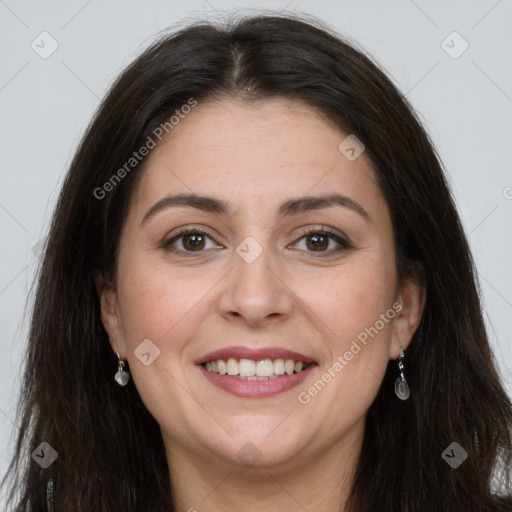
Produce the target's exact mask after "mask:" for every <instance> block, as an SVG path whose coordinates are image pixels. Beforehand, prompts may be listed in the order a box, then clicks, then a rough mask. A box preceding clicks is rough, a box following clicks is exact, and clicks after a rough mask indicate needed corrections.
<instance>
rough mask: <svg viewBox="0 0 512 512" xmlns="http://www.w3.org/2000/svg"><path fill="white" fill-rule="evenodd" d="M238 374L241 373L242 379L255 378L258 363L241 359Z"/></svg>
mask: <svg viewBox="0 0 512 512" xmlns="http://www.w3.org/2000/svg"><path fill="white" fill-rule="evenodd" d="M238 372H239V373H240V377H253V376H254V375H256V363H255V362H254V361H251V360H250V359H240V362H239V363H238ZM258 375H259V373H258Z"/></svg>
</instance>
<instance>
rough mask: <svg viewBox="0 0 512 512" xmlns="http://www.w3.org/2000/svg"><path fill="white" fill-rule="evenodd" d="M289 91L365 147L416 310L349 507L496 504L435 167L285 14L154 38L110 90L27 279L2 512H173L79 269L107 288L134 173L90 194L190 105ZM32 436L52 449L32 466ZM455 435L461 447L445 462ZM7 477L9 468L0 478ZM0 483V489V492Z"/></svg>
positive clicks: (409, 123)
mask: <svg viewBox="0 0 512 512" xmlns="http://www.w3.org/2000/svg"><path fill="white" fill-rule="evenodd" d="M223 95H228V96H237V97H242V98H244V99H246V100H248V101H250V100H262V99H265V98H271V97H280V96H281V97H290V98H296V99H300V100H302V101H304V102H305V103H307V104H309V105H311V106H314V107H316V108H317V109H318V111H319V112H321V113H323V114H324V115H325V116H327V117H328V118H329V119H331V120H333V121H334V122H335V123H337V125H338V126H339V127H340V128H341V129H343V130H344V131H345V132H346V133H351V134H355V135H356V136H357V137H358V138H359V139H360V140H361V141H362V142H363V143H364V144H365V146H366V154H367V156H368V157H369V158H370V160H371V162H372V163H373V166H374V170H375V174H376V176H377V179H378V185H379V187H380V189H381V191H382V193H383V195H384V197H385V198H386V201H387V204H388V206H389V210H390V212H391V218H392V222H393V227H394V233H395V239H396V253H397V270H398V273H399V276H404V275H408V274H409V273H410V272H411V268H412V265H413V264H414V263H415V262H419V263H421V265H422V266H423V268H424V271H425V283H426V288H427V301H426V305H425V309H424V313H423V317H422V320H421V324H420V326H419V328H418V330H417V331H416V333H415V335H414V338H413V340H412V342H411V344H410V346H409V348H408V350H407V379H408V382H409V385H410V388H411V397H410V399H409V400H407V401H405V402H401V401H398V400H397V399H396V397H395V396H394V392H393V381H394V379H395V377H396V364H395V362H390V363H389V366H388V368H387V372H386V375H385V378H384V381H383V383H382V386H381V388H380V390H379V393H378V395H377V397H376V399H375V401H374V402H373V403H372V405H371V407H370V409H369V411H368V415H367V420H366V426H365V433H364V441H363V449H362V454H361V457H360V460H359V463H358V466H357V469H356V475H355V481H354V486H353V488H352V494H351V497H350V503H349V505H348V510H350V511H351V512H352V511H354V512H370V511H382V510H384V511H386V512H390V511H409V512H415V511H422V512H434V511H435V512H439V511H440V510H442V511H443V512H446V511H464V512H468V511H478V512H483V511H506V510H508V511H510V510H512V497H511V488H510V483H511V475H510V464H511V456H512V455H511V454H512V441H511V424H512V406H511V403H510V399H509V397H508V396H507V394H506V393H505V391H504V388H503V385H502V383H501V381H500V376H499V374H498V372H497V368H496V365H495V362H494V359H493V356H492V354H491V350H490V347H489V341H488V337H487V334H486V330H485V327H484V322H483V318H482V306H481V302H480V297H479V290H478V285H477V279H476V272H475V267H474V263H473V260H472V257H471V254H470V250H469V246H468V242H467V239H466V236H465V233H464V230H463V228H462V226H461V222H460V219H459V215H458V213H457V211H456V208H455V206H454V201H453V199H452V196H451V193H450V190H449V187H448V185H447V182H446V180H445V177H444V173H443V169H442V165H441V163H440V159H439V157H438V155H437V152H436V150H435V148H434V146H433V143H432V142H431V140H430V138H429V136H428V134H427V133H426V132H425V130H424V128H423V127H422V126H421V123H420V121H419V120H418V117H417V115H416V114H415V112H414V110H413V108H412V107H411V105H410V104H409V103H408V101H407V99H406V98H405V97H404V96H403V95H402V94H401V93H400V92H399V91H398V90H397V89H396V87H395V86H394V85H393V83H392V82H391V81H390V79H389V78H388V77H387V76H386V74H385V73H384V72H383V71H382V70H381V69H380V67H379V66H378V64H377V63H375V62H374V61H373V60H372V58H371V57H370V56H368V55H366V54H365V52H364V51H363V50H361V49H358V48H357V45H356V44H355V43H352V42H349V41H347V40H346V38H344V37H342V36H341V35H339V34H337V33H336V32H334V31H333V30H332V29H330V28H329V27H328V26H326V25H325V24H323V23H322V22H320V21H318V20H315V19H311V18H307V19H306V18H303V19H301V18H300V17H298V16H289V15H265V16H261V15H260V16H248V17H241V18H239V19H237V20H234V19H233V20H231V21H230V22H228V23H227V24H226V25H217V24H214V23H207V22H196V23H194V24H192V25H191V26H188V27H185V28H181V29H180V30H178V31H176V32H173V33H170V34H166V35H164V36H162V37H160V38H159V39H158V40H157V41H156V42H155V43H153V44H152V45H151V46H150V47H149V48H148V49H147V50H145V51H144V52H143V53H142V54H141V55H140V56H139V57H138V58H137V59H136V60H135V61H134V62H133V63H132V64H131V65H129V66H128V67H127V68H126V69H125V70H124V72H123V73H122V74H121V75H120V77H119V78H118V79H117V81H116V82H115V84H114V85H113V86H112V88H111V90H110V92H109V93H108V94H107V95H106V97H105V99H104V100H103V102H102V103H101V105H100V106H99V108H98V111H97V113H96V115H95V117H94V119H93V121H92V122H91V124H90V126H89V128H88V129H87V131H86V133H85V135H84V137H83V139H82V141H81V144H80V146H79V148H78V150H77V152H76V155H75V156H74V159H73V161H72V163H71V165H70V168H69V172H68V174H67V177H66V180H65V182H64V184H63V187H62V191H61V193H60V197H59V200H58V203H57V206H56V208H55V212H54V216H53V219H52V223H51V227H50V231H49V236H48V240H47V245H46V247H45V251H44V257H43V259H42V262H41V266H40V269H39V273H38V277H37V288H36V293H35V297H34V303H33V309H32V317H31V327H30V332H29V339H28V352H27V354H26V367H25V374H24V380H23V387H22V390H21V396H20V400H19V408H18V422H17V423H18V424H19V425H20V432H19V435H18V438H17V444H16V450H15V455H14V458H13V460H12V462H11V465H10V472H9V476H10V477H11V478H12V481H13V484H12V492H11V495H10V500H9V503H10V504H11V505H12V506H14V508H13V510H14V511H15V512H27V511H43V510H50V506H51V504H50V501H51V497H49V495H50V494H51V493H50V492H49V491H50V487H52V488H53V507H54V510H55V511H72V512H84V511H87V512H92V511H94V512H101V511H105V512H106V511H109V512H111V511H113V510H119V509H121V508H122V509H123V510H125V511H127V512H144V511H148V512H149V511H151V512H154V511H159V510H161V511H164V510H172V505H171V492H170V483H169V473H168V468H167V462H166V457H165V452H164V448H163V442H162V437H161V433H160V429H159V426H158V424H157V422H156V421H155V419H154V418H153V417H152V416H151V415H150V413H149V411H148V410H147V409H146V407H145V406H144V404H143V403H142V401H141V399H140V397H139V395H138V393H137V391H136V388H135V386H134V385H133V382H129V384H128V385H127V386H126V387H125V388H122V389H121V388H119V387H118V385H117V384H116V383H115V382H114V379H113V374H114V372H115V369H116V364H115V363H116V359H115V356H114V355H113V354H112V350H111V347H110V344H109V342H108V337H107V334H106V332H105V330H104V328H103V325H102V323H101V320H100V309H99V301H98V297H97V293H96V289H95V285H94V275H95V272H98V271H99V272H102V273H103V274H104V275H105V276H109V277H111V278H113V279H114V280H115V276H116V261H117V251H118V246H119V237H120V232H121V228H122V225H123V221H124V219H125V217H126V213H127V208H128V206H129V200H130V197H131V194H132V193H133V190H134V188H135V187H136V185H137V182H138V180H139V179H140V176H141V173H142V170H143V168H144V163H145V161H146V160H142V161H141V163H140V164H138V165H137V166H134V168H133V169H132V170H131V172H129V173H126V176H124V177H123V179H122V181H121V182H120V183H116V186H113V187H111V190H109V192H108V193H107V194H105V195H104V197H102V198H97V196H98V193H96V195H95V190H96V191H97V189H98V187H102V186H103V185H104V184H105V183H106V182H107V181H108V180H109V179H111V177H112V176H113V174H115V173H116V171H117V170H118V169H119V168H121V167H122V166H123V164H125V162H127V160H128V159H129V158H130V157H131V156H132V153H133V152H134V151H135V150H137V149H138V148H140V147H141V146H142V145H144V143H145V142H146V141H147V139H148V137H149V136H150V135H151V134H152V133H153V132H154V130H155V129H156V128H157V127H158V126H159V125H161V124H162V123H164V122H166V121H167V120H168V118H169V116H170V115H172V113H173V112H174V111H175V110H176V109H179V108H180V107H181V106H182V105H183V104H185V103H187V101H188V100H189V99H190V98H195V99H196V100H197V101H198V102H201V101H207V100H208V99H209V98H212V97H222V96H223ZM41 442H47V443H49V444H50V445H51V447H53V449H54V450H56V452H57V453H58V458H57V459H56V460H55V462H54V463H53V464H51V465H50V466H49V467H48V468H46V469H42V468H41V467H40V465H39V464H36V463H35V462H34V460H33V459H32V458H31V457H30V454H31V453H32V451H33V450H35V449H36V448H37V447H38V446H39V445H40V443H41ZM453 442H456V443H458V444H459V445H460V446H461V447H463V448H464V450H465V451H466V452H467V454H468V458H467V459H466V460H465V461H464V462H463V463H462V464H461V465H460V466H459V467H458V468H457V469H454V468H452V467H451V466H450V465H449V464H447V462H446V461H445V460H444V459H443V457H442V453H443V451H444V450H445V449H446V448H447V447H448V446H449V445H451V443H453ZM4 480H5V481H7V475H6V478H5V479H4ZM5 481H4V483H5Z"/></svg>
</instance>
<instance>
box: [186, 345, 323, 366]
mask: <svg viewBox="0 0 512 512" xmlns="http://www.w3.org/2000/svg"><path fill="white" fill-rule="evenodd" d="M230 357H233V358H234V359H252V360H254V361H261V360H263V359H293V360H294V361H295V362H297V361H302V362H303V363H314V362H315V360H314V359H312V358H311V357H308V356H305V355H304V354H299V353H298V352H294V351H293V350H288V349H285V348H278V347H266V348H250V347H243V346H236V347H226V348H221V349H219V350H214V351H213V352H210V353H208V354H206V355H204V356H202V357H200V358H199V359H197V360H196V361H195V364H203V363H207V362H208V361H216V360H217V359H229V358H230Z"/></svg>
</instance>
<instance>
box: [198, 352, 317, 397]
mask: <svg viewBox="0 0 512 512" xmlns="http://www.w3.org/2000/svg"><path fill="white" fill-rule="evenodd" d="M317 366H318V365H317V364H316V363H303V362H302V361H293V360H292V359H280V358H279V359H274V360H272V359H261V360H258V361H254V360H250V359H240V360H237V359H234V358H229V359H227V360H223V359H218V360H215V361H208V362H206V363H203V364H201V365H198V368H199V369H200V370H201V372H202V374H203V375H204V377H206V379H207V380H208V381H209V382H210V383H211V384H213V385H215V386H216V387H218V388H220V389H222V390H223V391H227V392H228V393H231V394H232V395H235V396H239V397H243V398H268V397H272V396H275V395H277V394H279V393H283V392H285V391H288V390H290V389H292V388H294V387H296V386H298V385H299V384H300V383H301V382H303V381H304V379H306V378H307V377H308V375H310V374H311V373H312V372H313V371H314V369H315V368H316V367H317Z"/></svg>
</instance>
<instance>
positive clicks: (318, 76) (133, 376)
mask: <svg viewBox="0 0 512 512" xmlns="http://www.w3.org/2000/svg"><path fill="white" fill-rule="evenodd" d="M20 406H21V408H20V425H21V430H20V435H19V438H18V443H17V450H16V456H15V458H14V459H13V462H12V468H11V469H12V471H11V472H12V475H15V476H16V477H17V479H16V480H15V483H14V487H13V496H12V500H11V504H12V505H13V506H14V508H13V510H16V511H26V510H55V511H67V510H70V511H71V510H72V511H92V510H94V511H111V510H118V509H120V508H122V509H123V510H128V511H137V512H141V511H156V510H161V511H164V510H165V511H168V510H176V511H194V510H199V511H200V510H208V511H214V510H245V511H250V510H269V511H274V510H275V511H277V510H326V511H351V512H352V511H354V512H355V511H357V512H363V511H365V512H367V511H374V510H375V511H376V510H379V511H381V510H385V511H410V512H413V511H423V512H427V511H436V512H437V511H439V510H443V511H464V512H466V511H479V512H481V511H505V510H512V497H511V489H510V461H511V452H512V441H511V430H510V427H511V418H512V407H511V403H510V400H509V398H508V397H507V395H506V393H505V391H504V388H503V385H502V383H501V382H500V377H499V375H498V373H497V369H496V367H495V365H494V362H493V358H492V355H491V351H490V347H489V342H488V338H487V335H486V332H485V328H484V322H483V319H482V309H481V304H480V298H479V295H478V291H477V284H476V276H475V269H474V264H473V261H472V258H471V255H470V251H469V248H468V243H467V239H466V237H465V234H464V232H463V229H462V227H461V223H460V219H459V216H458V213H457V211H456V208H455V206H454V203H453V200H452V197H451V195H450V191H449V188H448V185H447V183H446V181H445V177H444V175H443V170H442V167H441V164H440V162H439V159H438V157H437V155H436V152H435V149H434V148H433V145H432V143H431V141H430V140H429V137H428V135H427V134H426V133H425V131H424V129H423V128H422V127H421V125H420V123H419V121H418V119H417V117H416V115H415V113H414V111H413V109H412V107H411V106H410V105H409V104H408V102H407V101H406V99H405V98H404V97H403V96H402V95H401V94H400V93H399V92H398V91H397V89H396V88H395V87H394V86H393V84H392V83H391V81H390V80H389V79H388V78H387V77H386V76H385V74H384V73H383V72H382V71H381V70H380V69H379V67H378V66H377V64H375V63H373V62H372V61H371V59H370V58H369V57H367V56H365V55H364V54H363V53H362V52H361V51H359V50H357V49H355V48H354V47H353V46H351V45H350V44H348V43H347V42H345V41H344V40H343V39H342V38H341V37H340V36H339V35H337V34H335V33H333V32H332V31H330V29H329V28H327V27H325V26H323V25H322V24H320V23H319V22H317V21H305V20H300V19H298V18H292V17H285V16H257V17H248V18H245V19H241V20H239V21H238V22H236V23H235V22H232V23H231V24H229V25H228V26H226V27H217V26H214V25H212V24H208V23H197V24H195V25H193V26H190V27H187V28H185V29H182V30H180V31H179V32H177V33H174V34H171V35H168V36H165V37H163V38H161V39H160V40H159V41H157V42H156V43H155V44H153V45H152V46H151V47H150V48H149V49H147V50H146V51H145V52H144V53H143V54H142V55H141V56H140V57H139V58H137V60H135V62H133V63H132V64H131V65H130V66H129V67H128V68H127V69H126V70H125V71H124V72H123V73H122V75H121V76H120V78H119V79H118V80H117V82H116V83H115V84H114V86H113V87H112V89H111V91H110V92H109V93H108V95H107V96H106V98H105V100H104V101H103V103H102V104H101V106H100V108H99V110H98V112H97V114H96V116H95V118H94V120H93V122H92V123H91V125H90V127H89V129H88V130H87V133H86V134H85V136H84V138H83V141H82V143H81V145H80V147H79V149H78V151H77V153H76V155H75V158H74V160H73V162H72V164H71V167H70V170H69V173H68V175H67V178H66V180H65V183H64V185H63V188H62V192H61V195H60V198H59V201H58V204H57V207H56V210H55V214H54V218H53V222H52V225H51V229H50V234H49V238H48V242H47V247H46V250H45V256H44V259H43V262H42V266H41V270H40V273H39V279H38V285H37V294H36V297H35V305H34V311H33V316H32V324H31V331H30V339H29V352H28V357H27V366H26V370H25V380H24V387H23V394H22V397H21V401H20ZM42 443H43V444H42ZM44 443H47V444H44ZM38 459H39V460H38ZM14 494H16V495H17V496H14Z"/></svg>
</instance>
